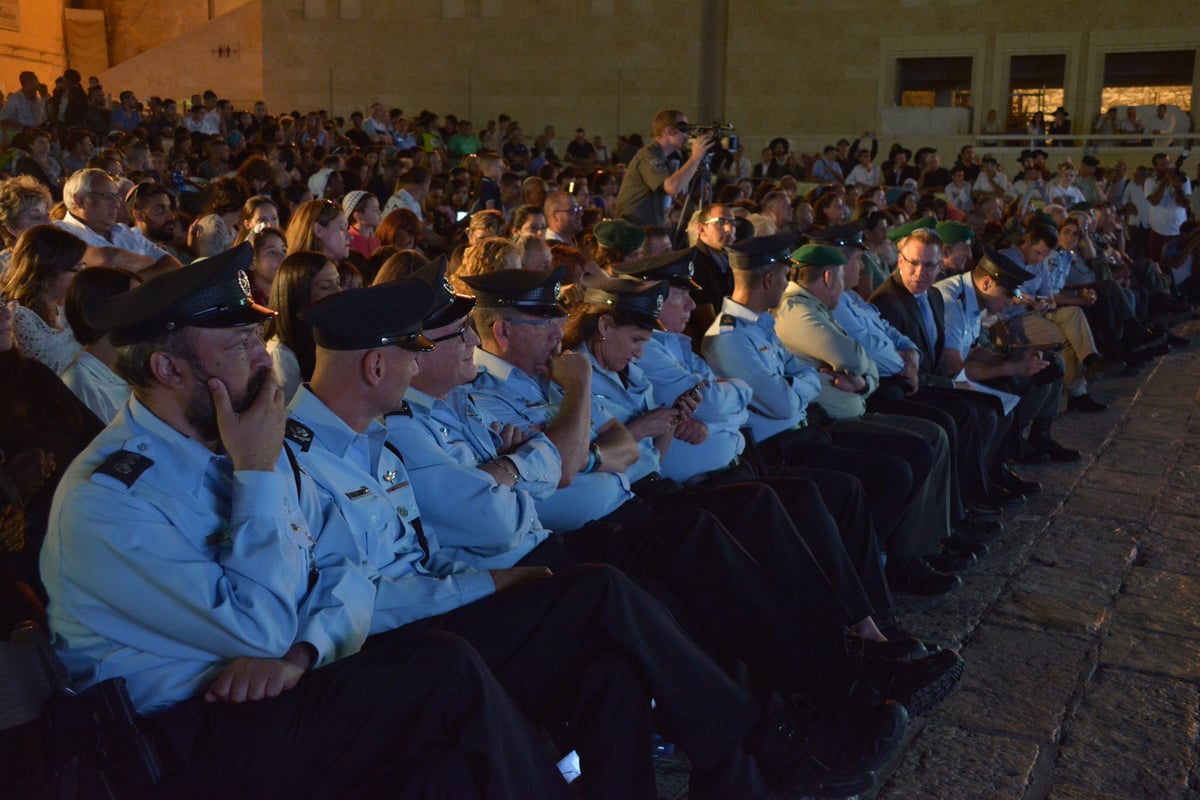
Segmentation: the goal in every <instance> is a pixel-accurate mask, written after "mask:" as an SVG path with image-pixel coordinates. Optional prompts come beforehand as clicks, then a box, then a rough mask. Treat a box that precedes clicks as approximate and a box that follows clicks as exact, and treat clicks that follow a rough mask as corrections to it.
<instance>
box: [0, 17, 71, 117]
mask: <svg viewBox="0 0 1200 800" xmlns="http://www.w3.org/2000/svg"><path fill="white" fill-rule="evenodd" d="M18 16H19V19H20V22H19V24H20V27H21V30H20V31H6V30H0V91H3V92H4V94H5V95H7V94H9V93H11V92H15V91H17V90H18V89H20V88H21V84H20V82H19V81H18V80H17V76H18V75H19V74H21V73H22V72H23V71H25V70H32V71H33V72H35V73H37V76H38V78H40V79H41V81H42V82H43V83H45V84H46V85H47V86H49V87H50V88H51V89H53V88H54V79H55V78H57V77H58V76H59V75H62V73H63V70H64V69H66V68H67V59H66V48H65V46H64V45H63V22H62V20H63V3H62V0H23V1H22V2H21V3H20V4H19V14H18Z"/></svg>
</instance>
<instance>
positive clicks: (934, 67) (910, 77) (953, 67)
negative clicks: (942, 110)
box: [896, 56, 974, 108]
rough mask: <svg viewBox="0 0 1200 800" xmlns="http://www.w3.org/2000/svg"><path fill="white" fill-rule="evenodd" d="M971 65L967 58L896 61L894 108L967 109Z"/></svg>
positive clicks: (903, 59)
mask: <svg viewBox="0 0 1200 800" xmlns="http://www.w3.org/2000/svg"><path fill="white" fill-rule="evenodd" d="M973 62H974V59H972V58H971V57H970V56H952V57H943V58H901V59H897V61H896V84H897V86H896V103H897V105H901V106H909V107H918V108H920V107H924V108H935V107H940V106H945V107H949V106H970V105H971V68H972V66H973Z"/></svg>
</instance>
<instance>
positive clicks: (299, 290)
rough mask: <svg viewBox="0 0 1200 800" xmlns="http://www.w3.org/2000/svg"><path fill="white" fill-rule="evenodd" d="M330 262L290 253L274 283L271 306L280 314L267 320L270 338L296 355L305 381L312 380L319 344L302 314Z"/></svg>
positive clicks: (305, 253)
mask: <svg viewBox="0 0 1200 800" xmlns="http://www.w3.org/2000/svg"><path fill="white" fill-rule="evenodd" d="M329 263H331V261H330V258H329V256H327V255H325V254H324V253H317V252H314V251H312V250H301V251H300V252H298V253H288V254H287V256H286V257H285V258H284V259H283V262H282V263H281V264H280V265H279V272H277V273H275V280H274V282H272V283H271V299H270V307H271V308H272V309H274V310H275V311H278V312H279V313H278V315H276V316H275V317H274V318H273V319H270V320H268V321H267V329H266V334H267V338H268V339H270V338H272V337H274V338H276V339H278V340H279V341H280V343H281V344H284V345H286V346H287V347H288V348H289V349H290V350H291V351H292V352H293V353H294V354H295V355H296V362H297V363H298V364H299V365H300V374H301V376H303V378H304V380H308V379H309V378H311V377H312V373H313V368H314V367H315V366H316V363H317V345H316V343H315V342H314V341H313V333H312V326H311V325H309V324H308V323H307V322H305V321H304V320H302V319H300V312H301V311H303V310H304V308H305V307H306V306H308V305H309V298H310V297H312V284H313V278H315V277H316V276H317V273H318V272H320V271H321V270H322V269H324V268H325V265H326V264H329Z"/></svg>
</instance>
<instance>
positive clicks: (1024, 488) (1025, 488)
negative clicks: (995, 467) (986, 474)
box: [996, 465, 1042, 497]
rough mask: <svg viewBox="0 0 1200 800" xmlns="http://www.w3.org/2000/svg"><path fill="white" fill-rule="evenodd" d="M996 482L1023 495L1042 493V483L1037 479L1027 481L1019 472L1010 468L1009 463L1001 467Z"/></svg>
mask: <svg viewBox="0 0 1200 800" xmlns="http://www.w3.org/2000/svg"><path fill="white" fill-rule="evenodd" d="M996 483H998V484H1000V485H1001V486H1003V487H1004V488H1005V489H1007V490H1008V491H1010V492H1015V493H1016V494H1019V495H1021V496H1022V497H1029V496H1030V495H1035V494H1040V493H1041V491H1042V485H1041V484H1040V483H1038V482H1037V481H1027V480H1025V479H1024V478H1022V477H1021V476H1020V475H1018V474H1017V473H1015V472H1013V471H1012V470H1011V469H1009V468H1008V465H1004V466H1002V467H1000V470H999V471H998V472H997V473H996Z"/></svg>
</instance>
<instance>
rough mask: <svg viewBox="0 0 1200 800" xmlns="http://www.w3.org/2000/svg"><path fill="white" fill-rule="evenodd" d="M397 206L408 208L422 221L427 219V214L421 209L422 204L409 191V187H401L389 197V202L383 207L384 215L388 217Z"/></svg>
mask: <svg viewBox="0 0 1200 800" xmlns="http://www.w3.org/2000/svg"><path fill="white" fill-rule="evenodd" d="M397 208H407V209H408V210H409V211H411V212H413V213H414V214H416V215H417V219H419V220H421V221H422V222H424V221H425V214H424V213H423V212H422V211H421V204H420V203H418V202H417V201H416V200H415V199H414V198H413V196H412V195H411V194H409V193H408V189H401V190H400V191H398V192H396V193H395V194H394V195H392V196H391V197H389V198H388V201H387V203H386V204H385V205H384V207H383V216H385V217H386V216H387V215H388V214H390V213H392V212H393V211H395V210H396V209H397Z"/></svg>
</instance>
